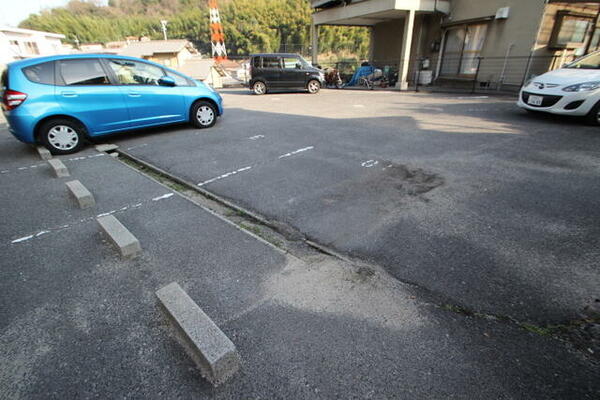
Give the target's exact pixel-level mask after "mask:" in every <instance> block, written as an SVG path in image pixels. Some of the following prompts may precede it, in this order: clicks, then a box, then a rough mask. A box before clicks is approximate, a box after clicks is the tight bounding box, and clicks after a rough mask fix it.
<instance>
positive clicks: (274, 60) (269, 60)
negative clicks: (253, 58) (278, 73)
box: [263, 57, 281, 68]
mask: <svg viewBox="0 0 600 400" xmlns="http://www.w3.org/2000/svg"><path fill="white" fill-rule="evenodd" d="M263 68H281V59H280V58H279V57H263Z"/></svg>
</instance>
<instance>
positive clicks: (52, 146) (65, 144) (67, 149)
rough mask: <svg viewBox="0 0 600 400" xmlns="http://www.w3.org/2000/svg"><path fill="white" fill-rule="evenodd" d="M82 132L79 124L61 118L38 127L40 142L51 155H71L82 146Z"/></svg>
mask: <svg viewBox="0 0 600 400" xmlns="http://www.w3.org/2000/svg"><path fill="white" fill-rule="evenodd" d="M84 130H85V128H83V126H81V124H79V123H77V122H75V121H72V120H69V119H63V118H56V119H52V120H50V121H46V122H44V124H43V125H42V126H41V127H40V130H39V132H40V136H39V138H40V141H41V142H42V144H43V145H44V146H45V147H46V148H47V149H48V150H49V151H50V153H52V154H56V155H60V154H71V153H76V152H78V151H79V150H80V149H81V147H83V145H84Z"/></svg>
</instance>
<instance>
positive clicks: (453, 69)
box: [321, 55, 575, 92]
mask: <svg viewBox="0 0 600 400" xmlns="http://www.w3.org/2000/svg"><path fill="white" fill-rule="evenodd" d="M574 58H575V57H574V56H532V55H528V56H511V57H472V58H464V57H463V58H460V59H458V58H448V57H444V58H443V59H441V60H439V59H437V58H423V57H419V58H416V59H411V60H410V61H409V78H408V81H409V86H410V87H411V88H412V89H413V90H422V89H425V88H429V89H431V90H436V89H440V90H449V89H451V90H457V91H468V92H491V91H504V92H514V91H518V90H519V88H521V86H522V85H523V84H524V83H525V82H526V81H528V80H529V79H530V78H532V77H535V76H537V75H541V74H543V73H545V72H548V71H552V70H554V69H557V68H560V67H561V66H563V65H564V64H566V63H569V62H572V61H573V60H574ZM360 65H361V61H359V60H347V59H343V60H328V61H327V62H324V63H322V64H321V66H322V67H323V68H335V69H338V70H339V71H340V75H341V76H342V80H343V81H345V82H347V81H349V80H350V78H351V76H352V74H354V72H355V71H356V69H357V68H358V67H360ZM371 65H373V66H374V67H376V68H379V69H381V70H382V71H383V76H384V77H386V78H388V80H389V83H390V85H394V84H395V83H396V81H397V76H398V69H399V62H397V61H396V62H394V61H391V60H373V61H372V62H371Z"/></svg>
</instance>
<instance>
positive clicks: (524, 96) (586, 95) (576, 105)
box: [517, 87, 600, 116]
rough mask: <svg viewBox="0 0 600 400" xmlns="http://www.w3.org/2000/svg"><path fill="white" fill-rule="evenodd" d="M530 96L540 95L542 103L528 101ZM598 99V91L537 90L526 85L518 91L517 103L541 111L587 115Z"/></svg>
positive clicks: (522, 106)
mask: <svg viewBox="0 0 600 400" xmlns="http://www.w3.org/2000/svg"><path fill="white" fill-rule="evenodd" d="M530 96H541V97H542V98H543V101H542V105H541V106H538V105H531V104H529V103H528V100H529V97H530ZM599 100H600V91H598V90H596V91H592V92H564V91H562V90H561V89H555V90H537V89H535V88H531V87H526V88H524V89H521V91H520V92H519V100H518V102H517V105H518V106H519V107H521V108H524V109H527V110H532V111H543V112H548V113H552V114H559V115H574V116H584V115H587V114H588V113H589V112H590V110H591V109H592V107H594V105H596V103H597V102H598V101H599Z"/></svg>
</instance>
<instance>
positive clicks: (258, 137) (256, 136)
mask: <svg viewBox="0 0 600 400" xmlns="http://www.w3.org/2000/svg"><path fill="white" fill-rule="evenodd" d="M264 137H265V135H255V136H250V137H249V138H248V139H250V140H258V139H262V138H264Z"/></svg>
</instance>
